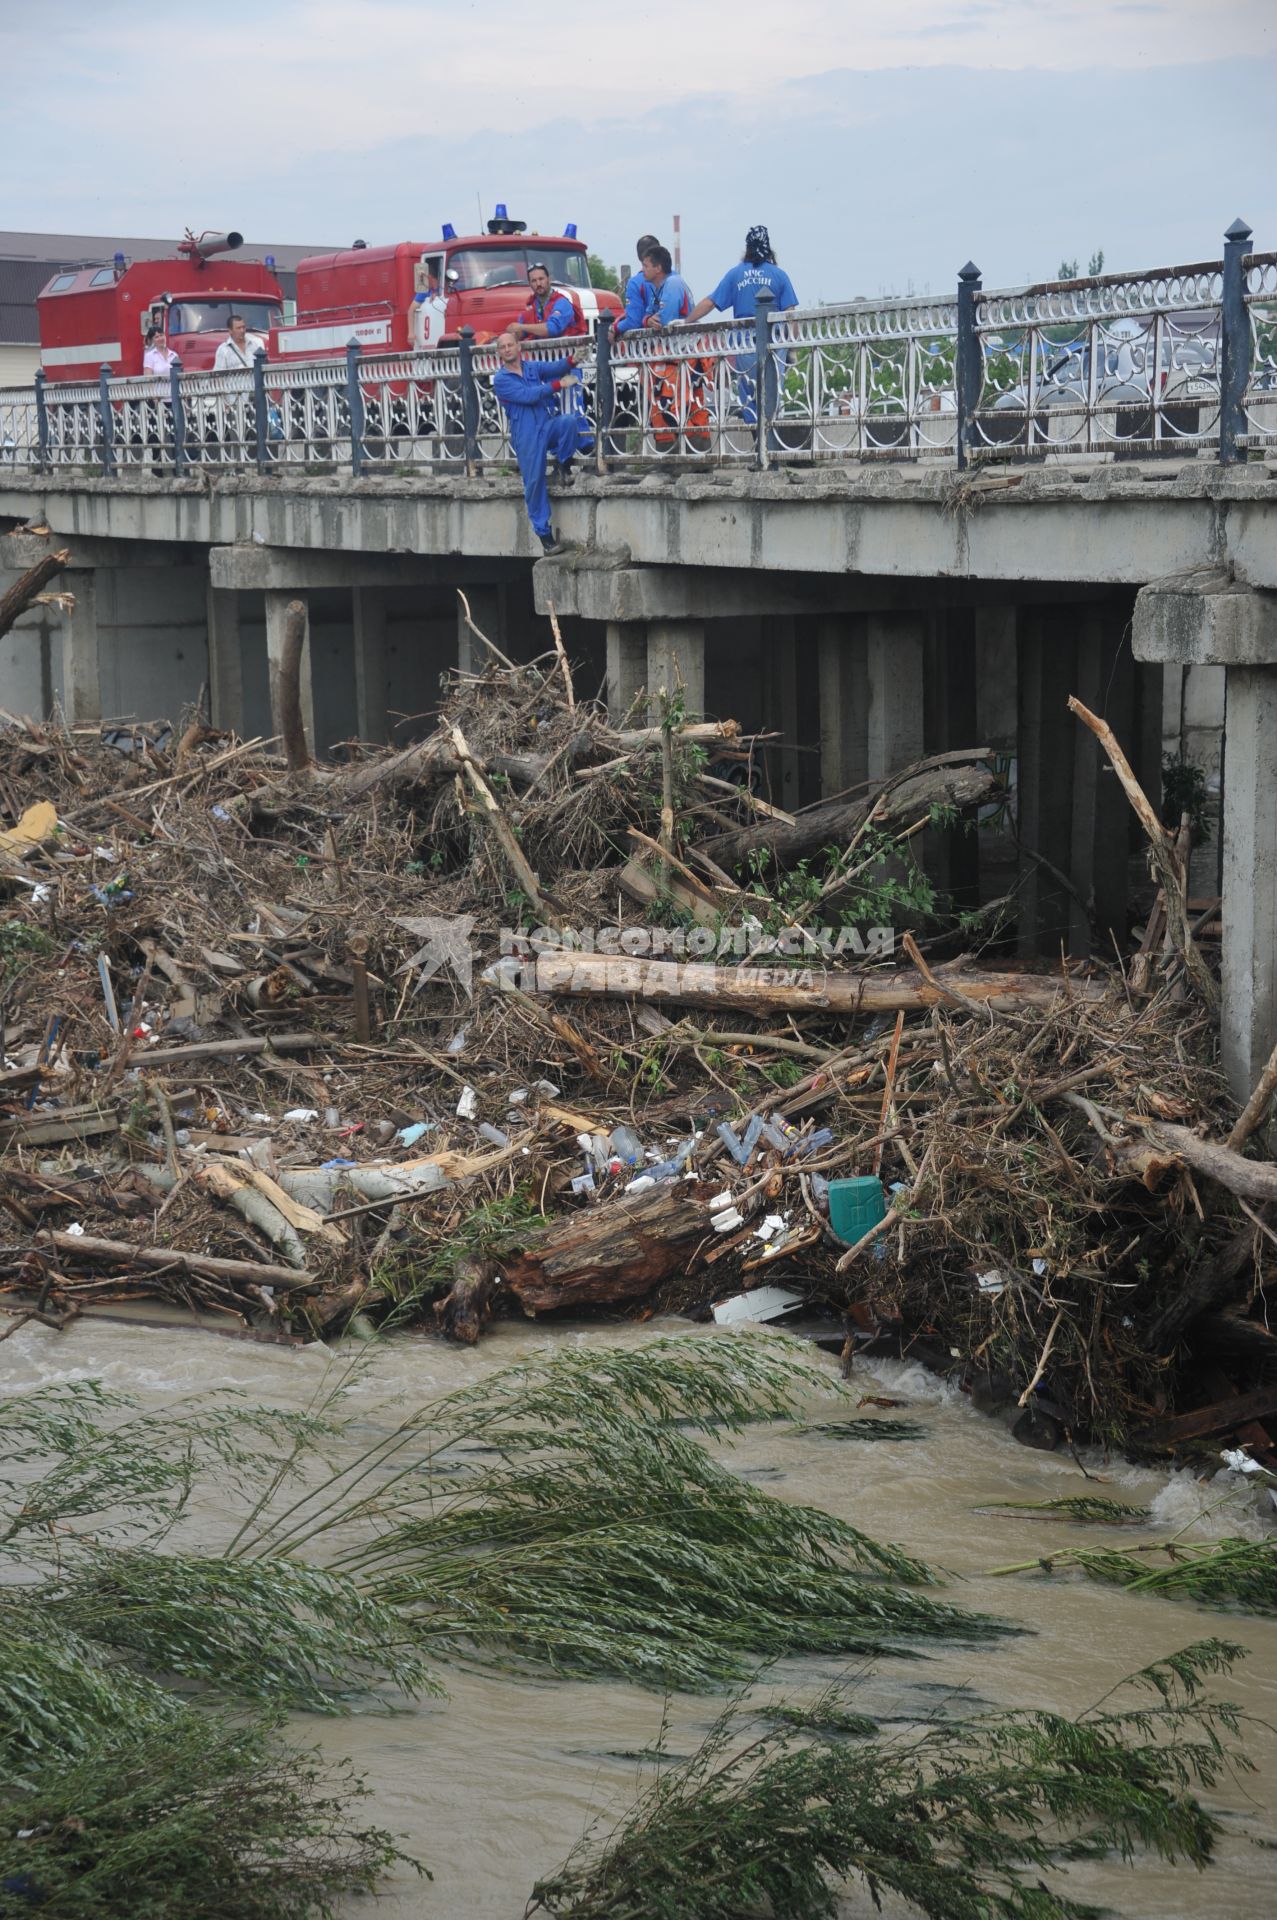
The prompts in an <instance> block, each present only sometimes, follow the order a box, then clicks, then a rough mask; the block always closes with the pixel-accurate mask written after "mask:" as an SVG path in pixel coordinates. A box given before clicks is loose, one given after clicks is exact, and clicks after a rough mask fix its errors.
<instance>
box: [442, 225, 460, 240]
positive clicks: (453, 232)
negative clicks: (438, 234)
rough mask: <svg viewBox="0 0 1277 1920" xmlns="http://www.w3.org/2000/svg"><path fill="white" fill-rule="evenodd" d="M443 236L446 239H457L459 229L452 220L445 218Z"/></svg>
mask: <svg viewBox="0 0 1277 1920" xmlns="http://www.w3.org/2000/svg"><path fill="white" fill-rule="evenodd" d="M443 237H444V239H445V240H455V239H456V237H457V229H456V228H455V227H454V226H453V224H452V222H451V220H445V221H444V223H443Z"/></svg>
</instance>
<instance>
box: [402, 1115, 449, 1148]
mask: <svg viewBox="0 0 1277 1920" xmlns="http://www.w3.org/2000/svg"><path fill="white" fill-rule="evenodd" d="M437 1125H438V1122H437V1121H435V1120H414V1121H413V1123H412V1125H411V1126H410V1127H400V1128H399V1130H398V1132H397V1133H396V1134H395V1136H394V1137H395V1139H396V1140H397V1141H398V1142H399V1144H400V1146H401V1147H415V1146H416V1144H417V1142H418V1140H424V1138H425V1136H426V1135H427V1134H428V1133H433V1132H434V1130H435V1127H436V1126H437Z"/></svg>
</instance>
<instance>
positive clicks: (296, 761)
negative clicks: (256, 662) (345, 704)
mask: <svg viewBox="0 0 1277 1920" xmlns="http://www.w3.org/2000/svg"><path fill="white" fill-rule="evenodd" d="M307 628H308V621H307V617H306V602H305V601H304V600H290V601H289V603H288V605H287V606H286V607H285V608H284V644H283V646H282V647H281V648H280V654H279V664H278V666H276V665H275V664H274V663H273V662H272V667H271V678H272V680H273V681H274V683H275V684H274V686H273V687H272V688H271V706H272V708H273V709H274V712H275V713H276V715H277V716H278V719H279V731H280V733H281V734H282V736H283V741H284V759H285V761H286V762H287V764H288V771H289V772H290V773H300V772H302V770H303V769H304V768H306V767H308V766H309V765H310V748H309V746H308V745H307V742H306V723H305V721H304V720H303V719H302V695H301V673H302V649H303V647H304V646H305V645H306V634H307Z"/></svg>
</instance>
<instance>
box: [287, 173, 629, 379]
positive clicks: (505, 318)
mask: <svg viewBox="0 0 1277 1920" xmlns="http://www.w3.org/2000/svg"><path fill="white" fill-rule="evenodd" d="M537 262H543V263H544V265H545V266H546V267H547V268H548V270H549V274H550V279H551V282H552V283H553V285H554V286H555V287H556V288H560V289H562V290H563V291H564V292H566V293H568V294H570V295H571V296H572V298H573V300H574V302H575V304H576V305H577V306H578V308H579V310H580V314H581V319H582V322H583V330H584V331H586V332H589V333H592V332H593V331H594V328H595V326H596V324H597V322H598V316H599V314H600V313H605V312H615V313H619V312H620V310H621V303H620V301H619V300H618V299H617V297H616V295H615V294H614V293H608V292H605V291H600V290H599V289H597V288H595V287H592V286H591V285H590V272H589V261H588V252H587V248H586V245H585V242H584V241H583V240H578V239H577V237H576V228H575V227H573V226H569V227H568V228H567V229H566V231H565V232H564V233H562V234H553V235H548V234H539V233H529V232H528V231H527V223H526V221H523V220H511V219H510V218H509V217H508V216H507V214H506V210H505V207H504V206H503V205H499V206H498V207H497V211H496V216H495V218H494V219H492V220H489V222H488V231H487V232H486V233H483V234H470V235H466V236H458V234H457V233H456V231H455V229H454V228H453V227H452V226H450V225H448V226H445V227H444V229H443V233H442V235H441V237H440V238H439V239H438V240H436V241H434V242H433V243H432V242H427V241H420V240H401V241H400V242H399V243H398V244H397V245H393V246H385V247H369V246H365V245H364V243H363V242H362V241H356V243H355V245H354V246H353V247H348V248H346V249H345V250H344V251H343V252H341V253H325V254H316V255H315V256H314V257H313V258H312V259H309V260H303V261H301V262H300V263H299V265H298V268H297V325H296V326H294V327H286V328H284V329H283V330H282V332H281V333H280V335H279V359H280V360H290V359H307V360H314V359H332V358H333V357H334V356H335V355H338V354H341V353H344V352H345V350H346V347H347V346H348V345H349V344H350V342H351V341H352V340H354V341H357V342H358V344H359V345H360V346H361V347H362V348H363V349H364V350H365V352H371V353H420V352H422V351H424V350H425V349H427V348H430V347H438V346H449V345H453V344H455V342H456V339H457V336H458V334H459V333H460V330H461V328H462V327H465V326H468V327H473V329H474V333H475V339H476V341H478V342H480V343H482V342H483V341H486V340H491V339H494V338H495V336H496V335H497V334H498V333H500V331H501V329H502V327H506V326H509V324H510V322H511V321H512V320H517V319H518V317H519V315H520V314H521V313H522V311H523V309H524V307H525V305H526V304H527V299H528V268H529V267H530V266H532V265H534V264H535V263H537Z"/></svg>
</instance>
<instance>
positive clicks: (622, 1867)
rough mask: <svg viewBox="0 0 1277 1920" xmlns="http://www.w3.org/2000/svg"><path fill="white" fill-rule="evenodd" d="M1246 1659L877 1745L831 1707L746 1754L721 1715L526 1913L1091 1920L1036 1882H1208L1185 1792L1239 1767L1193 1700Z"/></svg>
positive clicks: (1199, 1660)
mask: <svg viewBox="0 0 1277 1920" xmlns="http://www.w3.org/2000/svg"><path fill="white" fill-rule="evenodd" d="M1240 1651H1241V1650H1240V1649H1239V1648H1236V1647H1233V1646H1230V1645H1228V1644H1227V1643H1224V1642H1220V1641H1202V1642H1199V1643H1197V1644H1196V1645H1194V1646H1192V1647H1189V1648H1186V1649H1185V1650H1184V1651H1183V1652H1182V1653H1179V1654H1177V1655H1175V1656H1173V1657H1171V1658H1170V1659H1168V1660H1166V1661H1162V1662H1159V1663H1157V1664H1156V1665H1154V1666H1152V1667H1149V1668H1146V1669H1144V1670H1143V1671H1141V1672H1140V1673H1137V1674H1135V1675H1133V1676H1132V1677H1131V1679H1130V1680H1129V1681H1128V1682H1127V1683H1126V1686H1127V1688H1128V1690H1130V1691H1131V1692H1132V1693H1133V1695H1134V1699H1133V1701H1132V1704H1129V1705H1126V1706H1124V1707H1118V1708H1114V1707H1111V1706H1109V1705H1108V1704H1107V1703H1106V1702H1100V1703H1099V1705H1098V1706H1096V1707H1095V1708H1093V1709H1091V1710H1090V1711H1089V1712H1087V1713H1084V1714H1082V1715H1080V1716H1078V1717H1077V1718H1076V1719H1069V1718H1066V1717H1064V1716H1062V1715H1058V1714H1053V1713H1047V1712H1042V1711H1026V1712H1005V1713H991V1714H984V1715H979V1716H975V1717H973V1718H971V1719H968V1720H964V1721H957V1722H954V1723H951V1724H947V1725H943V1726H931V1727H928V1728H925V1729H923V1730H920V1731H918V1732H915V1733H912V1734H908V1735H903V1736H902V1735H892V1736H891V1737H886V1736H881V1735H879V1736H877V1737H872V1736H870V1735H867V1734H866V1733H865V1731H864V1729H863V1728H862V1727H860V1726H853V1727H852V1728H850V1729H847V1728H845V1727H840V1726H839V1725H838V1724H837V1722H838V1718H839V1713H840V1709H839V1703H838V1702H837V1700H836V1699H835V1698H831V1697H830V1696H825V1698H824V1699H823V1700H822V1701H820V1702H818V1703H817V1705H816V1707H815V1709H814V1710H813V1711H811V1712H810V1713H809V1714H806V1715H804V1714H803V1713H802V1712H801V1711H794V1712H792V1713H791V1714H790V1716H789V1718H788V1720H787V1722H786V1723H784V1724H782V1725H780V1726H777V1727H774V1728H772V1729H770V1730H768V1731H766V1732H764V1733H762V1734H761V1735H758V1734H752V1733H750V1732H747V1731H746V1730H745V1716H744V1715H742V1713H741V1712H740V1710H739V1708H733V1709H729V1711H728V1712H727V1713H726V1714H724V1715H723V1716H722V1717H721V1718H720V1719H719V1721H718V1722H717V1723H716V1725H715V1726H714V1727H713V1729H712V1730H711V1732H710V1734H709V1736H708V1738H707V1739H706V1740H705V1742H704V1743H703V1745H702V1746H701V1748H700V1749H699V1751H698V1752H697V1753H696V1754H694V1755H693V1756H692V1758H691V1759H690V1760H688V1761H685V1762H683V1763H682V1764H678V1765H673V1766H667V1767H662V1768H661V1769H660V1770H659V1771H658V1772H657V1773H656V1775H655V1777H654V1778H653V1779H652V1781H651V1783H650V1784H649V1786H648V1787H647V1789H646V1791H645V1792H644V1793H643V1794H642V1795H641V1796H640V1798H639V1800H638V1802H637V1803H636V1805H635V1806H634V1807H633V1808H632V1810H631V1811H630V1812H629V1813H628V1814H626V1815H625V1816H624V1817H623V1818H622V1820H621V1821H620V1823H619V1824H618V1826H617V1827H616V1828H615V1829H614V1830H613V1831H612V1832H611V1833H610V1834H609V1835H607V1836H606V1838H603V1839H592V1838H591V1837H590V1836H589V1835H587V1836H586V1838H585V1840H584V1841H583V1842H582V1843H581V1845H580V1847H579V1848H578V1849H577V1850H576V1851H575V1852H574V1853H573V1855H572V1856H571V1857H570V1858H569V1859H568V1860H567V1861H566V1862H565V1864H564V1865H563V1866H562V1867H561V1868H560V1869H559V1871H558V1872H557V1873H555V1874H552V1875H551V1876H550V1877H549V1878H548V1879H545V1880H542V1881H540V1882H539V1883H538V1884H537V1886H536V1887H535V1888H534V1890H533V1897H532V1899H531V1901H530V1902H529V1904H528V1908H527V1913H528V1914H529V1915H532V1914H537V1913H544V1914H546V1915H549V1916H554V1920H740V1916H741V1915H744V1914H763V1913H770V1914H775V1915H782V1914H783V1915H784V1916H785V1920H834V1916H835V1915H836V1914H837V1913H838V1912H839V1911H840V1899H841V1895H842V1893H843V1891H844V1890H845V1889H847V1888H848V1887H849V1886H856V1887H858V1888H859V1889H860V1890H861V1891H863V1892H865V1893H867V1894H868V1895H869V1897H870V1898H871V1899H872V1901H873V1902H874V1904H875V1906H877V1905H879V1904H880V1903H881V1900H882V1898H883V1896H884V1895H886V1894H895V1895H897V1896H898V1897H900V1898H902V1899H903V1900H904V1901H905V1902H907V1903H908V1905H909V1907H910V1909H911V1911H914V1912H917V1913H921V1914H925V1915H928V1916H931V1920H1083V1916H1091V1915H1098V1913H1099V1912H1100V1909H1098V1908H1096V1907H1093V1906H1091V1905H1090V1904H1089V1903H1087V1902H1084V1901H1078V1900H1074V1899H1072V1898H1071V1897H1069V1896H1068V1895H1067V1894H1066V1893H1065V1892H1057V1891H1055V1890H1054V1889H1053V1887H1052V1886H1051V1885H1050V1884H1049V1883H1048V1882H1047V1881H1046V1880H1044V1878H1043V1875H1044V1874H1047V1873H1049V1872H1050V1871H1051V1869H1053V1868H1056V1867H1060V1866H1063V1865H1065V1864H1066V1863H1067V1862H1069V1861H1071V1860H1082V1859H1103V1858H1106V1857H1109V1856H1112V1855H1117V1856H1119V1857H1120V1858H1121V1859H1123V1860H1125V1861H1127V1862H1131V1861H1134V1860H1135V1859H1136V1858H1137V1857H1138V1856H1139V1855H1141V1854H1143V1853H1150V1854H1154V1855H1158V1856H1160V1857H1161V1858H1163V1859H1166V1860H1168V1861H1184V1862H1187V1863H1188V1864H1189V1865H1192V1866H1195V1867H1198V1868H1201V1867H1205V1866H1206V1865H1207V1864H1208V1863H1209V1861H1210V1859H1211V1857H1212V1853H1213V1850H1214V1846H1215V1841H1216V1839H1217V1837H1218V1835H1219V1832H1220V1827H1219V1824H1218V1822H1217V1821H1216V1820H1215V1818H1214V1817H1213V1815H1211V1814H1210V1813H1209V1812H1208V1811H1207V1809H1206V1808H1205V1807H1204V1806H1203V1805H1202V1804H1201V1802H1200V1801H1199V1800H1198V1799H1197V1798H1196V1795H1195V1793H1194V1792H1193V1791H1192V1789H1194V1788H1195V1787H1198V1786H1207V1787H1209V1786H1211V1785H1213V1784H1214V1783H1215V1781H1217V1780H1218V1779H1219V1778H1220V1777H1221V1776H1222V1775H1223V1774H1224V1773H1225V1772H1226V1771H1227V1770H1229V1769H1230V1768H1244V1767H1245V1765H1246V1762H1245V1761H1244V1759H1243V1758H1241V1757H1240V1756H1239V1755H1238V1754H1237V1752H1236V1751H1235V1750H1233V1749H1232V1748H1231V1747H1230V1740H1231V1738H1232V1737H1234V1736H1236V1734H1237V1733H1238V1731H1239V1728H1240V1723H1241V1715H1240V1712H1239V1710H1238V1709H1237V1708H1235V1707H1233V1706H1231V1705H1228V1704H1226V1703H1225V1704H1214V1705H1212V1704H1211V1703H1209V1702H1208V1701H1206V1700H1205V1699H1204V1698H1203V1697H1202V1684H1203V1681H1204V1679H1205V1678H1206V1677H1207V1676H1208V1675H1210V1674H1212V1673H1218V1672H1224V1671H1227V1670H1228V1668H1229V1666H1230V1665H1231V1663H1232V1662H1233V1660H1234V1659H1236V1658H1237V1657H1238V1655H1239V1653H1240ZM831 1716H832V1718H833V1721H834V1724H833V1726H832V1728H831V1726H830V1721H831ZM831 1732H832V1734H833V1736H834V1737H830V1734H831ZM848 1732H850V1734H851V1735H852V1737H851V1738H848V1737H847V1735H848ZM875 1732H876V1730H875Z"/></svg>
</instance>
